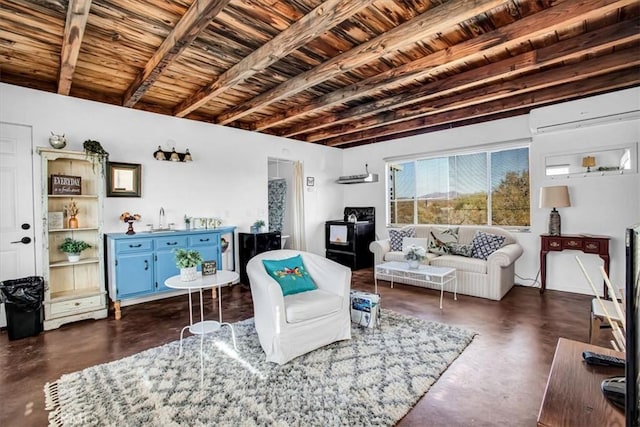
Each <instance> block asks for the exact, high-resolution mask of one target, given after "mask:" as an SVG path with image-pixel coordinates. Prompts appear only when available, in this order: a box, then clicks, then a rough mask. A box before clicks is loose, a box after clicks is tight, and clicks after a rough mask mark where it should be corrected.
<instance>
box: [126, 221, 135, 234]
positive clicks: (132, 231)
mask: <svg viewBox="0 0 640 427" xmlns="http://www.w3.org/2000/svg"><path fill="white" fill-rule="evenodd" d="M127 223H128V224H129V228H128V229H127V232H126V233H125V234H136V232H135V231H134V230H133V221H127Z"/></svg>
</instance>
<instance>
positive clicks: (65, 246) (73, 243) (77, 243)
mask: <svg viewBox="0 0 640 427" xmlns="http://www.w3.org/2000/svg"><path fill="white" fill-rule="evenodd" d="M90 247H91V245H90V244H88V243H87V242H84V241H82V240H74V239H72V238H70V237H67V238H66V239H64V242H62V244H61V245H60V250H61V251H62V252H64V253H65V254H67V259H68V260H69V262H78V261H80V252H82V251H84V250H85V249H87V248H90Z"/></svg>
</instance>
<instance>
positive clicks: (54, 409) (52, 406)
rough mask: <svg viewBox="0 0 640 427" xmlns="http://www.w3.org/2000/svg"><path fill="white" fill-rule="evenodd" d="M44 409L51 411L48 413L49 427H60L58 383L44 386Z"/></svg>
mask: <svg viewBox="0 0 640 427" xmlns="http://www.w3.org/2000/svg"><path fill="white" fill-rule="evenodd" d="M44 409H45V410H47V411H51V412H50V413H49V427H62V424H63V423H62V417H61V415H62V413H61V412H62V411H60V396H59V395H58V381H54V382H52V383H46V384H45V385H44Z"/></svg>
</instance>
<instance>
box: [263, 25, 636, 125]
mask: <svg viewBox="0 0 640 427" xmlns="http://www.w3.org/2000/svg"><path fill="white" fill-rule="evenodd" d="M639 30H640V28H639V27H638V22H637V20H635V19H634V20H630V21H625V22H620V23H618V24H614V25H611V26H609V27H605V28H602V29H599V30H596V31H592V32H589V33H584V34H581V35H579V36H577V37H574V38H571V39H566V40H562V41H560V42H558V43H555V44H553V45H551V46H547V47H544V48H541V49H538V50H536V51H531V52H526V53H523V54H521V55H518V56H515V57H512V58H508V59H505V60H502V61H499V62H496V63H493V64H489V65H485V66H483V67H479V68H475V69H472V70H469V71H466V72H463V73H460V74H456V75H454V76H451V77H448V78H444V79H442V80H436V81H434V82H432V83H428V84H425V85H423V86H421V87H418V88H415V89H412V90H409V91H406V92H404V93H402V94H400V95H395V96H389V97H386V98H382V99H379V100H376V101H372V102H369V103H366V104H362V105H359V106H356V107H353V108H350V109H348V110H344V111H340V112H336V113H328V114H326V115H324V116H322V117H320V118H318V119H314V120H309V121H305V122H304V123H303V124H298V125H295V126H292V127H291V128H287V129H284V130H282V131H280V132H274V134H276V135H279V136H286V137H291V136H294V135H298V134H301V133H309V132H310V131H314V130H318V129H322V128H325V127H334V126H335V125H338V124H341V123H345V122H348V121H350V120H361V119H362V118H363V117H365V116H367V115H371V114H375V113H378V112H382V111H387V110H389V109H396V108H400V107H403V106H406V105H410V104H415V103H418V102H422V101H426V100H429V99H435V98H437V97H441V96H446V95H448V94H451V93H452V92H454V91H456V92H457V91H461V90H469V89H472V88H474V87H478V86H484V85H487V84H491V83H495V82H497V81H499V80H501V79H509V78H513V77H515V76H518V75H524V74H525V73H528V72H531V71H535V70H538V69H540V68H543V67H549V66H553V65H557V64H560V63H562V62H564V61H567V60H573V59H578V58H581V57H584V56H587V55H594V54H597V53H599V52H602V51H609V50H611V49H612V48H614V47H616V46H619V45H625V44H627V43H631V42H634V41H638V40H640V31H639Z"/></svg>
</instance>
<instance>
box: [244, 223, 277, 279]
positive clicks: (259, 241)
mask: <svg viewBox="0 0 640 427" xmlns="http://www.w3.org/2000/svg"><path fill="white" fill-rule="evenodd" d="M280 238H281V234H280V232H279V231H270V232H268V233H238V251H239V254H238V255H239V258H240V282H241V283H243V284H245V285H248V284H249V277H248V276H247V263H248V262H249V260H250V259H251V258H253V257H254V256H256V255H258V254H261V253H263V252H267V251H273V250H276V249H280V248H281V243H280V242H281V240H280Z"/></svg>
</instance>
